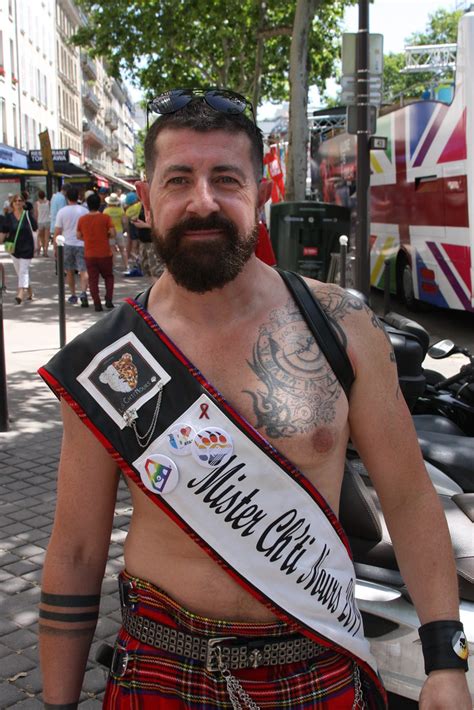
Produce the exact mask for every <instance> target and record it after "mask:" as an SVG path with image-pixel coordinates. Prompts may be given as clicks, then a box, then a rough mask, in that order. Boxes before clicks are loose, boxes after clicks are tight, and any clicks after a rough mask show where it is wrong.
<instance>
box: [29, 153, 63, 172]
mask: <svg viewBox="0 0 474 710" xmlns="http://www.w3.org/2000/svg"><path fill="white" fill-rule="evenodd" d="M51 155H52V159H53V163H54V168H60V167H61V163H63V164H64V163H69V150H68V148H54V149H53V150H52V151H51ZM28 160H29V163H30V167H32V168H38V167H39V165H42V164H43V156H42V153H41V151H40V150H30V151H29V153H28Z"/></svg>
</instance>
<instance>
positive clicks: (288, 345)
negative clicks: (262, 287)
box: [244, 288, 393, 439]
mask: <svg viewBox="0 0 474 710" xmlns="http://www.w3.org/2000/svg"><path fill="white" fill-rule="evenodd" d="M314 295H315V296H316V297H317V298H318V300H319V302H320V304H321V306H322V307H323V309H324V311H325V313H326V315H327V317H328V318H329V321H330V322H331V325H332V327H333V329H334V331H335V333H336V336H337V337H338V338H339V340H340V342H341V344H342V345H343V347H344V348H347V337H346V334H345V332H344V329H343V327H342V321H343V320H344V318H345V317H346V316H347V315H349V314H350V313H352V312H354V311H363V310H366V311H367V312H368V313H369V314H370V316H371V322H372V325H373V326H374V327H375V328H380V329H381V330H383V327H382V325H381V324H380V322H379V320H378V319H377V317H376V316H375V315H373V314H372V312H371V311H370V310H369V309H368V308H367V307H366V306H365V304H364V303H363V302H362V301H361V300H360V299H359V298H357V296H353V295H351V294H349V293H347V292H345V291H342V290H341V289H339V288H337V289H336V288H335V289H330V288H329V289H325V290H324V291H323V292H322V293H319V292H318V293H316V292H314ZM384 332H385V331H384ZM392 355H393V353H392ZM248 364H249V366H250V368H251V369H252V371H253V372H254V374H255V375H256V376H257V378H258V380H259V386H258V387H257V389H256V390H255V391H250V390H244V392H245V393H246V394H248V395H249V396H250V397H251V398H252V405H253V410H254V414H255V417H256V420H257V427H258V428H260V429H264V430H265V433H266V435H267V436H269V437H271V438H273V439H277V438H281V437H289V436H293V435H295V434H302V433H307V432H309V431H311V430H312V429H314V427H316V426H321V425H329V424H331V423H332V422H333V421H334V419H335V416H336V403H337V401H338V399H339V397H340V396H341V392H342V389H341V386H340V384H339V382H338V380H337V378H336V375H335V374H334V372H333V370H332V369H331V367H330V366H329V365H328V363H327V360H326V358H325V357H324V355H323V354H322V352H321V350H320V348H319V347H318V345H317V343H316V341H315V340H314V338H313V336H312V334H311V333H310V331H309V330H308V327H307V325H306V323H305V321H304V319H303V317H302V315H301V312H300V310H299V308H298V306H297V305H296V304H295V302H294V301H293V299H292V298H290V299H289V300H288V301H287V303H286V304H285V306H283V307H282V308H276V309H274V310H273V311H271V312H270V316H269V320H268V322H267V323H264V324H263V325H262V326H261V327H260V329H259V333H258V337H257V342H256V343H255V345H254V347H253V352H252V359H251V360H250V361H248Z"/></svg>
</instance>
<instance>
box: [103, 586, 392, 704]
mask: <svg viewBox="0 0 474 710" xmlns="http://www.w3.org/2000/svg"><path fill="white" fill-rule="evenodd" d="M122 577H123V579H125V580H131V581H132V582H133V584H134V593H135V592H137V596H138V603H137V605H136V607H135V610H136V612H137V613H138V614H141V615H143V616H147V617H148V618H150V619H152V620H153V621H156V622H158V623H160V624H166V625H168V626H170V627H172V628H175V629H178V630H180V631H183V632H184V633H191V634H199V635H201V636H206V635H209V636H210V637H219V636H243V637H246V638H248V637H249V636H253V637H257V638H258V637H269V636H270V637H275V640H277V639H278V637H279V636H285V635H287V634H289V633H290V634H291V633H294V632H295V631H296V630H297V629H296V628H295V627H292V626H290V625H289V624H286V623H284V622H280V621H276V622H271V623H245V622H233V621H220V620H215V619H209V618H205V617H202V616H198V615H196V614H192V613H190V612H188V611H187V610H185V609H184V608H183V607H181V606H180V605H179V604H177V603H176V602H175V601H173V600H172V599H171V598H170V597H168V596H167V595H166V594H165V593H164V592H162V591H161V590H159V589H158V588H157V587H155V586H154V585H152V584H150V583H149V582H145V581H143V580H139V579H137V578H135V577H130V576H129V575H128V574H126V573H123V574H122ZM117 643H118V644H119V645H120V647H121V648H123V649H124V650H125V651H126V653H127V655H128V662H127V667H126V670H125V672H124V674H123V675H122V676H120V677H119V676H114V675H113V673H112V672H111V673H110V674H109V678H108V682H107V689H106V694H105V698H104V703H103V707H104V708H105V709H106V710H121V709H124V710H125V709H128V710H132V709H133V710H142V709H145V710H148V708H150V710H151V709H152V708H154V709H156V710H162V709H163V710H165V709H166V710H231V709H232V707H233V706H232V703H231V701H230V698H229V695H228V692H227V687H226V683H225V679H224V678H223V677H222V675H221V673H220V671H215V672H211V671H207V670H206V668H205V666H204V665H203V664H202V663H201V662H200V661H195V660H192V659H185V658H182V657H180V656H177V655H175V654H173V653H169V652H167V651H162V650H158V649H156V648H154V647H152V646H149V645H147V644H144V643H142V642H141V641H138V640H137V639H135V638H133V637H132V636H130V635H129V634H128V633H127V631H126V630H125V629H124V628H122V629H121V630H120V632H119V635H118V638H117ZM232 675H233V676H235V677H236V678H238V680H239V682H240V683H241V685H242V686H243V688H244V690H245V691H246V692H247V693H248V695H249V696H250V697H251V699H252V700H253V701H254V702H255V703H256V704H257V706H258V707H260V708H261V709H262V710H284V709H285V708H286V710H309V709H310V708H313V709H314V708H317V709H319V710H326V709H327V710H349V709H350V708H352V706H353V703H354V662H353V661H352V660H351V659H350V658H347V657H346V656H343V655H342V654H340V653H338V652H336V651H333V650H331V649H328V650H327V652H324V653H323V654H322V655H320V656H318V657H317V658H315V659H314V660H311V661H308V660H307V661H300V662H297V663H288V664H285V665H279V666H270V667H262V668H251V669H244V670H235V671H234V670H233V671H232ZM360 676H361V683H362V690H363V697H364V701H365V707H366V708H368V709H370V710H379V709H381V708H385V707H386V703H385V699H384V698H382V697H381V695H380V693H379V692H378V690H377V689H376V688H375V687H374V686H373V684H372V683H371V682H370V680H369V679H368V678H366V677H365V676H364V675H363V673H362V671H360ZM242 706H243V707H244V705H243V704H242Z"/></svg>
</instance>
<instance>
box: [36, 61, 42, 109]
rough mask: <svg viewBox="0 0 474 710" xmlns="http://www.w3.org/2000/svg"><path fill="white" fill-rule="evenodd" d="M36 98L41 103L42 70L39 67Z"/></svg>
mask: <svg viewBox="0 0 474 710" xmlns="http://www.w3.org/2000/svg"><path fill="white" fill-rule="evenodd" d="M35 88H36V98H37V99H38V102H39V103H41V72H40V70H39V69H37V70H36V87H35Z"/></svg>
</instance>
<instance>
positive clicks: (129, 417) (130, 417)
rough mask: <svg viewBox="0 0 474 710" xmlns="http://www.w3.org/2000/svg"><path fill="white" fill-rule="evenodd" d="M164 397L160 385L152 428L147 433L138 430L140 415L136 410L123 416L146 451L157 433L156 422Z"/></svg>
mask: <svg viewBox="0 0 474 710" xmlns="http://www.w3.org/2000/svg"><path fill="white" fill-rule="evenodd" d="M162 397H163V385H161V384H160V385H158V398H157V400H156V406H155V411H154V412H153V416H152V418H151V423H150V426H149V427H148V429H147V431H146V432H145V433H144V434H140V433H139V431H138V429H137V423H136V422H137V419H138V414H137V410H136V409H128V410H127V411H126V412H125V414H124V415H123V418H124V420H125V423H126V425H127V426H129V427H132V429H133V432H134V434H135V438H136V440H137V442H138V444H139V446H141V447H142V449H146V447H147V446H148V444H149V443H150V441H151V439H152V436H153V434H154V433H155V427H156V422H157V421H158V415H159V414H160V407H161V399H162Z"/></svg>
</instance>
